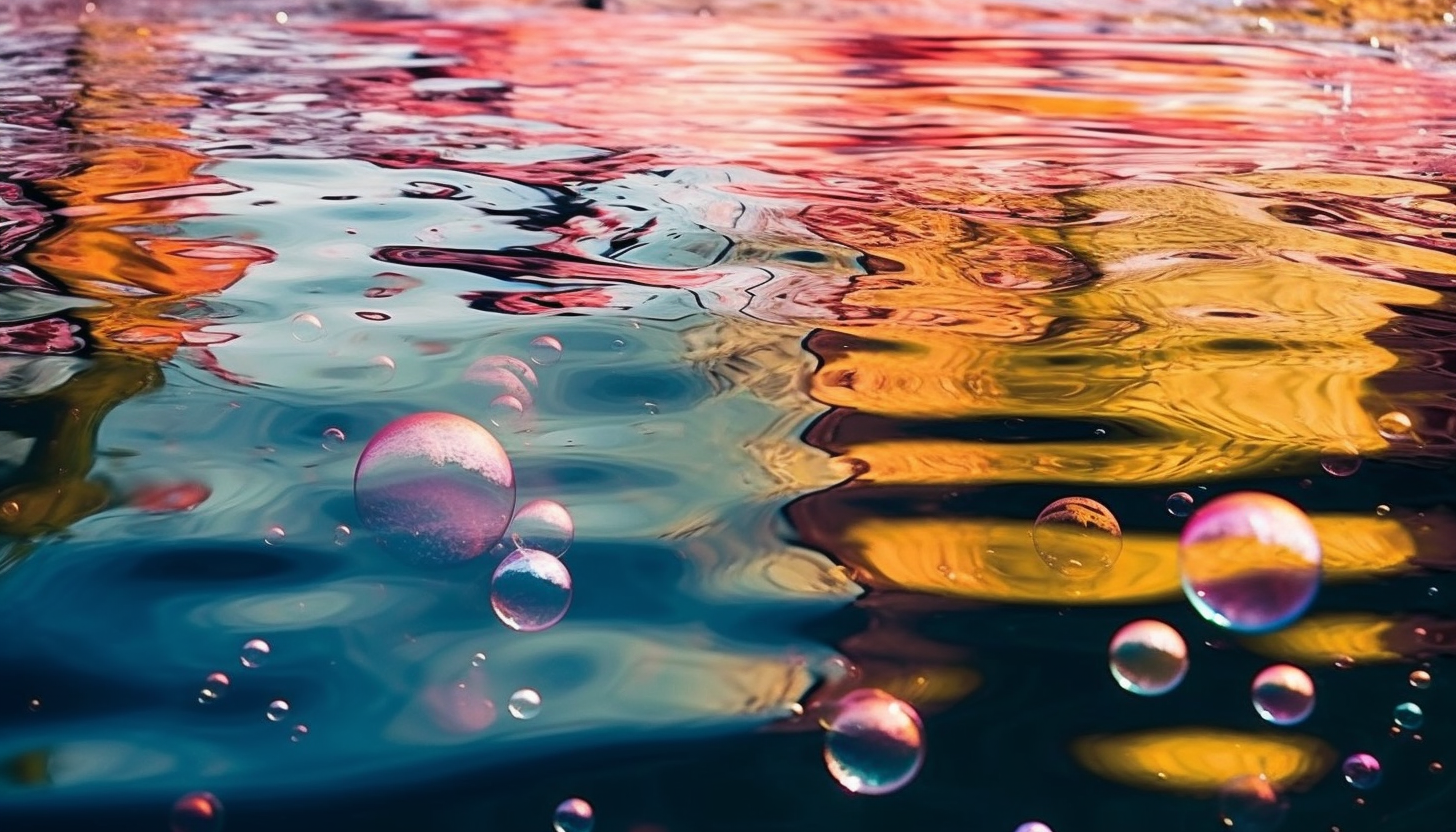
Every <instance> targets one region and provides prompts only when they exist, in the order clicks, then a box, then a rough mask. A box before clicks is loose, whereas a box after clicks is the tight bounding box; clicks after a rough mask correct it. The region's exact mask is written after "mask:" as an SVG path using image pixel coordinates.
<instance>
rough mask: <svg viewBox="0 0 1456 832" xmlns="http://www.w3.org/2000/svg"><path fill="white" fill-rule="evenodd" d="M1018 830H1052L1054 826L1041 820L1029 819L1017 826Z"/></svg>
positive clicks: (1029, 831)
mask: <svg viewBox="0 0 1456 832" xmlns="http://www.w3.org/2000/svg"><path fill="white" fill-rule="evenodd" d="M1016 832H1052V828H1051V827H1050V826H1047V825H1046V824H1044V823H1042V822H1041V821H1039V820H1029V821H1027V822H1026V823H1023V824H1021V825H1020V826H1018V827H1016Z"/></svg>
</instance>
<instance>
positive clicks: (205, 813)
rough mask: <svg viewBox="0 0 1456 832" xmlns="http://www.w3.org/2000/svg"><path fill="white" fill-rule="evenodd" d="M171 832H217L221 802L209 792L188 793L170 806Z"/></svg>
mask: <svg viewBox="0 0 1456 832" xmlns="http://www.w3.org/2000/svg"><path fill="white" fill-rule="evenodd" d="M171 826H172V832H217V830H219V829H222V801H220V800H218V799H217V798H216V797H214V796H213V795H212V793H211V792H188V793H187V794H184V795H182V796H181V797H179V798H177V802H176V803H174V804H172V823H171Z"/></svg>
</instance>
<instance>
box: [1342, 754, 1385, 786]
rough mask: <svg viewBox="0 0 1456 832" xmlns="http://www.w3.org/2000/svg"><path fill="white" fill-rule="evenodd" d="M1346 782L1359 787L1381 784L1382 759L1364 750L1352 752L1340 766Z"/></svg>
mask: <svg viewBox="0 0 1456 832" xmlns="http://www.w3.org/2000/svg"><path fill="white" fill-rule="evenodd" d="M1340 773H1341V774H1344V775H1345V782H1347V783H1349V784H1350V785H1352V786H1354V787H1355V788H1357V789H1373V788H1375V787H1376V786H1378V785H1380V761H1379V760H1377V759H1375V757H1374V756H1373V755H1370V754H1366V753H1364V752H1363V751H1362V752H1360V753H1358V754H1351V755H1350V756H1349V757H1346V758H1345V762H1344V764H1343V765H1341V766H1340Z"/></svg>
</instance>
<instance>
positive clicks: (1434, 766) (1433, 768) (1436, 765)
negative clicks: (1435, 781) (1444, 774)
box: [1428, 761, 1445, 774]
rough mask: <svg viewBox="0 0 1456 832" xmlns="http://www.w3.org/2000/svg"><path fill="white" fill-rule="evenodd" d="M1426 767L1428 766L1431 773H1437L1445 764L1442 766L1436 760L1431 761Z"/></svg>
mask: <svg viewBox="0 0 1456 832" xmlns="http://www.w3.org/2000/svg"><path fill="white" fill-rule="evenodd" d="M1428 768H1430V770H1431V773H1432V774H1437V773H1439V772H1440V771H1441V769H1443V768H1445V766H1442V765H1441V763H1440V762H1439V761H1437V762H1433V763H1431V765H1430V766H1428Z"/></svg>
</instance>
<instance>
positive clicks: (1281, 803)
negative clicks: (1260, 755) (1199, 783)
mask: <svg viewBox="0 0 1456 832" xmlns="http://www.w3.org/2000/svg"><path fill="white" fill-rule="evenodd" d="M1288 812H1289V801H1288V800H1287V799H1286V798H1285V797H1284V795H1283V794H1281V793H1280V792H1279V789H1278V788H1276V787H1275V785H1274V784H1273V783H1271V782H1269V778H1267V777H1265V776H1264V775H1262V774H1246V775H1243V776H1241V777H1235V778H1233V779H1232V780H1229V781H1228V782H1227V783H1224V784H1223V786H1222V787H1221V788H1220V789H1219V791H1218V816H1219V820H1221V821H1223V825H1224V826H1226V827H1227V828H1229V829H1234V830H1248V832H1272V830H1274V829H1277V828H1279V825H1280V824H1281V823H1283V822H1284V816H1285V814H1287V813H1288Z"/></svg>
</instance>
